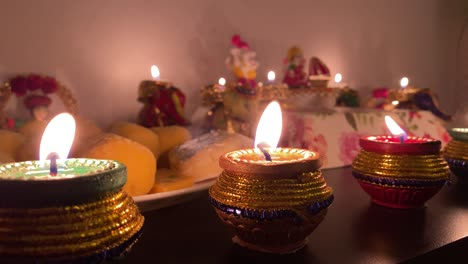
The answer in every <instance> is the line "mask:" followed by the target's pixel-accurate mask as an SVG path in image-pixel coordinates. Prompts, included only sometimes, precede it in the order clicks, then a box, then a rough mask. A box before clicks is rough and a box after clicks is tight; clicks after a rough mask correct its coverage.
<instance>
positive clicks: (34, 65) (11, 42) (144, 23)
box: [0, 0, 468, 124]
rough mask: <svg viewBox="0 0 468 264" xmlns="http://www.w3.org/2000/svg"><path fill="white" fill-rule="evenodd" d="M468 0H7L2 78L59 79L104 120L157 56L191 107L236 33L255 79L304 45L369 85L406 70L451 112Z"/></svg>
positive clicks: (1, 21)
mask: <svg viewBox="0 0 468 264" xmlns="http://www.w3.org/2000/svg"><path fill="white" fill-rule="evenodd" d="M467 2H468V1H465V0H392V1H389V0H353V1H351V0H329V1H315V0H289V1H272V0H257V1H252V0H236V1H226V0H197V1H190V0H171V1H168V0H166V1H163V0H152V1H151V0H146V1H145V0H134V1H130V0H127V1H123V0H100V1H92V0H80V1H72V0H0V81H3V80H6V79H7V78H8V77H11V76H13V75H16V74H18V73H29V72H37V73H42V74H47V75H53V76H56V77H57V78H58V79H59V80H60V81H62V82H63V83H65V84H66V85H67V86H68V87H69V88H70V89H72V90H73V92H74V94H75V96H76V97H77V98H78V100H79V104H80V110H81V113H82V114H83V115H84V116H86V117H89V118H93V119H95V120H97V121H99V122H100V123H102V124H107V123H109V122H111V121H114V120H117V119H127V120H133V119H134V118H135V116H136V114H137V111H138V110H139V109H140V107H141V105H140V104H139V103H138V102H137V101H136V96H137V89H138V88H137V87H138V84H139V82H140V81H141V80H143V79H148V78H149V68H150V66H151V65H152V64H157V65H158V66H159V68H160V70H161V74H162V78H163V79H166V80H170V81H172V82H173V83H174V84H175V85H176V86H178V87H180V88H181V89H182V90H184V92H185V93H186V95H187V96H188V106H187V109H186V110H187V113H188V114H190V113H192V112H193V111H194V109H195V108H196V106H197V105H198V103H199V89H200V87H201V86H202V85H206V84H208V83H212V82H214V81H216V80H217V78H218V77H219V76H229V72H228V71H227V70H226V68H225V66H224V59H225V57H226V56H227V54H228V51H229V48H230V43H229V42H230V38H231V36H232V35H233V34H235V33H238V34H240V35H241V36H242V38H244V39H245V40H246V41H247V42H249V44H250V46H251V47H252V48H253V49H255V50H256V51H257V55H258V58H259V60H260V63H261V66H260V69H259V76H260V77H263V76H266V72H267V71H268V70H270V69H273V70H275V71H277V72H279V71H280V70H281V62H282V59H283V58H284V56H285V55H286V52H287V49H288V48H289V46H291V45H293V44H297V45H300V46H301V47H302V48H303V50H304V52H305V54H306V56H307V57H310V56H312V55H316V56H319V57H320V58H322V59H323V60H324V61H325V62H326V63H327V64H328V65H329V67H330V69H331V70H332V71H333V73H335V72H341V73H343V75H344V78H345V81H346V82H348V83H350V84H351V85H352V86H354V87H356V88H357V89H359V90H360V92H361V93H362V94H366V92H368V91H369V89H371V88H374V87H377V86H389V87H395V86H397V85H398V81H399V78H401V76H403V75H406V76H408V77H409V78H410V80H411V83H412V84H413V85H415V86H418V87H430V88H432V89H433V90H434V91H435V92H436V93H437V94H438V96H439V98H440V100H441V103H442V107H443V108H444V109H446V110H447V111H448V112H450V113H455V111H456V109H458V108H459V107H460V105H464V104H466V101H467V97H466V96H465V95H463V96H460V95H462V94H463V93H466V91H464V90H462V88H461V87H462V86H461V85H460V84H459V83H460V80H459V77H458V71H459V68H458V67H457V65H458V64H457V63H458V61H457V56H458V54H459V50H458V40H459V38H460V34H461V31H462V27H463V24H464V22H465V20H466V17H467V14H468V11H467V10H468V9H467ZM55 104H56V105H60V103H58V102H55ZM13 108H14V107H13Z"/></svg>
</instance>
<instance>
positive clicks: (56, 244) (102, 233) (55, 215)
mask: <svg viewBox="0 0 468 264" xmlns="http://www.w3.org/2000/svg"><path fill="white" fill-rule="evenodd" d="M70 120H71V121H72V122H73V124H74V121H73V118H72V117H71V116H70V115H68V116H67V114H61V115H58V116H57V117H55V118H54V119H53V120H52V121H51V122H50V123H49V126H48V127H47V128H46V130H45V132H44V135H43V140H42V142H41V160H40V161H25V162H16V163H8V164H2V165H0V223H1V228H0V245H1V246H0V256H1V259H2V261H5V262H6V263H99V262H102V261H107V260H113V259H116V258H120V257H122V256H123V255H125V254H126V253H127V252H128V251H129V250H130V249H131V247H132V246H133V244H134V243H136V241H137V239H138V238H139V236H140V229H141V227H142V226H143V222H144V218H143V216H142V215H141V214H140V212H139V210H138V208H137V206H136V205H135V203H134V202H133V199H132V198H131V197H130V196H128V195H127V194H126V193H125V192H124V191H122V187H123V185H124V184H125V182H126V180H127V174H126V167H125V165H123V164H122V163H120V162H117V161H112V160H96V159H84V158H81V159H61V157H66V156H67V155H68V154H67V153H68V151H69V149H70V146H71V142H72V141H73V133H72V136H71V141H70V136H65V135H66V134H69V133H66V131H64V130H65V127H67V125H68V124H70V123H69V121H70ZM57 125H64V126H62V127H57ZM73 127H74V125H73ZM54 132H55V133H54ZM51 140H55V141H56V142H55V144H53V143H54V142H52V143H50V141H51ZM67 148H68V150H67ZM44 153H53V155H50V154H47V159H44Z"/></svg>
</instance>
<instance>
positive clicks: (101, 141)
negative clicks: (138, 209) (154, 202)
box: [78, 133, 156, 196]
mask: <svg viewBox="0 0 468 264" xmlns="http://www.w3.org/2000/svg"><path fill="white" fill-rule="evenodd" d="M78 156H79V157H83V158H93V159H112V160H117V161H120V162H122V163H123V164H125V166H127V183H126V184H125V186H124V187H123V189H124V191H126V192H127V193H128V194H129V195H131V196H137V195H144V194H147V193H148V192H149V191H150V190H151V188H152V187H153V186H154V179H155V174H156V158H155V157H154V155H153V153H152V152H151V151H150V150H149V149H148V148H147V147H145V146H143V145H141V144H140V143H138V142H135V141H133V140H130V139H128V138H124V137H121V136H119V135H116V134H112V133H105V134H102V135H100V136H98V137H96V138H95V139H94V140H93V141H92V142H89V144H88V145H87V146H86V147H84V148H83V151H82V152H81V153H79V154H78Z"/></svg>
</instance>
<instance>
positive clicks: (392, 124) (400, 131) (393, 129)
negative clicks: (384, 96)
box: [385, 115, 406, 142]
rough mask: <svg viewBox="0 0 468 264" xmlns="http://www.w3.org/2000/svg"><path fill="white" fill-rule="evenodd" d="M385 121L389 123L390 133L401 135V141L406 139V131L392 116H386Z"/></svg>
mask: <svg viewBox="0 0 468 264" xmlns="http://www.w3.org/2000/svg"><path fill="white" fill-rule="evenodd" d="M385 123H386V124H387V127H388V129H389V130H390V133H392V134H393V135H394V136H397V137H400V142H403V141H404V140H405V139H406V133H405V131H404V130H403V129H402V128H401V127H400V126H399V125H398V124H397V123H396V122H395V120H393V118H391V117H390V116H388V115H386V116H385Z"/></svg>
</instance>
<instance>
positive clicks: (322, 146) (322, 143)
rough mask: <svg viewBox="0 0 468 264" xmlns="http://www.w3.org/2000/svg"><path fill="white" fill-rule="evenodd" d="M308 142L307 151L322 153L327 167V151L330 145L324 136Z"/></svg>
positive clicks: (320, 135)
mask: <svg viewBox="0 0 468 264" xmlns="http://www.w3.org/2000/svg"><path fill="white" fill-rule="evenodd" d="M306 142H307V145H308V147H307V149H310V150H312V151H315V152H318V153H320V156H321V157H322V161H323V165H324V166H326V165H327V163H328V157H327V151H328V143H327V140H326V139H325V137H324V136H323V134H318V135H316V136H314V137H312V138H310V140H306Z"/></svg>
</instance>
